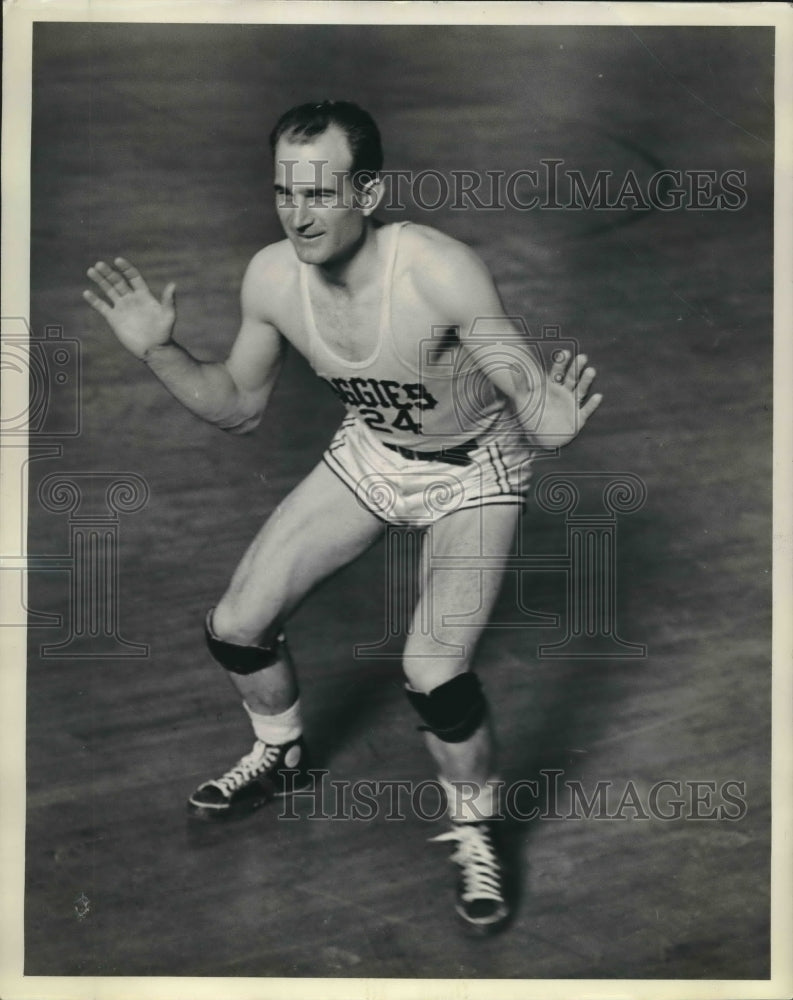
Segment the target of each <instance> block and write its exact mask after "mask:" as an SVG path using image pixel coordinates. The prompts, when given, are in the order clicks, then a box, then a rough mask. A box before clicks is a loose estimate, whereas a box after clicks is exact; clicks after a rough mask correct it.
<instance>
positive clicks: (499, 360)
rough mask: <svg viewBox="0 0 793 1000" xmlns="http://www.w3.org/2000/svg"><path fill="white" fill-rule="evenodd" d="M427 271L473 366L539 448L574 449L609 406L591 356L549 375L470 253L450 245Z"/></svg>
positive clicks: (566, 358) (566, 357)
mask: <svg viewBox="0 0 793 1000" xmlns="http://www.w3.org/2000/svg"><path fill="white" fill-rule="evenodd" d="M433 256H435V260H434V262H433V266H429V265H428V266H425V267H424V268H423V272H422V273H423V274H425V275H428V276H429V277H428V279H427V281H428V283H427V286H426V287H427V293H428V294H431V295H435V296H436V297H437V296H440V300H439V301H440V302H441V304H442V306H443V308H444V311H445V312H446V313H447V314H448V315H449V317H450V324H451V325H454V326H456V327H457V328H458V329H459V336H460V342H461V344H462V346H463V349H464V350H465V351H466V353H467V355H468V360H469V361H470V362H471V363H472V364H474V365H476V366H477V367H478V368H479V369H480V370H481V371H482V372H483V373H484V374H486V375H487V377H488V378H489V379H490V381H491V382H493V384H494V385H495V386H496V387H497V388H498V389H499V390H500V391H501V392H502V393H503V394H504V395H505V396H506V397H507V398H508V399H509V400H510V401H511V402H512V405H513V408H514V410H515V413H516V414H517V416H518V419H519V420H520V421H521V423H522V425H523V428H524V430H525V431H526V434H527V436H528V437H529V439H530V440H531V442H532V443H533V444H535V445H537V446H539V447H541V448H555V447H558V446H561V445H564V444H567V443H569V442H570V441H572V440H573V438H574V437H576V435H577V434H578V433H579V431H580V430H581V429H582V428H583V426H584V425H585V424H586V422H587V420H588V419H589V417H590V416H591V415H592V414H593V413H594V412H595V410H596V409H597V408H598V406H599V405H600V403H601V401H602V398H603V397H602V395H601V394H600V393H594V394H592V395H589V389H590V387H591V385H592V383H593V381H594V378H595V374H596V373H595V369H594V368H591V367H588V366H587V357H586V355H584V354H579V355H577V356H576V357H575V358H572V357H571V354H570V352H568V351H561V352H559V355H558V357H556V358H555V359H554V362H553V364H552V365H551V368H550V371H546V370H545V368H544V365H543V362H542V358H541V357H540V356H539V354H538V352H536V351H534V350H532V347H531V345H530V344H528V343H527V341H526V337H525V333H524V332H523V331H522V330H520V329H519V328H518V327H516V326H515V324H514V323H513V322H512V321H511V320H509V318H508V317H507V316H506V315H505V314H504V307H503V305H502V303H501V299H500V297H499V294H498V291H497V289H496V287H495V284H494V282H493V279H492V278H491V276H490V274H489V272H488V270H487V268H486V267H485V266H484V264H483V263H482V262H481V261H480V260H479V258H478V257H477V256H476V254H474V253H473V251H471V250H470V249H469V248H468V247H466V246H464V245H463V244H461V243H457V242H456V241H448V244H445V245H444V246H443V247H442V254H434V255H433Z"/></svg>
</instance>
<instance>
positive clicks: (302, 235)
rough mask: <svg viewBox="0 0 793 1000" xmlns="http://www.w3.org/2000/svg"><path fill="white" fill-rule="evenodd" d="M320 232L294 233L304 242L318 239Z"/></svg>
mask: <svg viewBox="0 0 793 1000" xmlns="http://www.w3.org/2000/svg"><path fill="white" fill-rule="evenodd" d="M322 235H323V234H322V233H295V237H296V238H297V239H298V240H301V241H302V242H304V243H310V242H311V241H312V240H318V239H319V238H320V236H322Z"/></svg>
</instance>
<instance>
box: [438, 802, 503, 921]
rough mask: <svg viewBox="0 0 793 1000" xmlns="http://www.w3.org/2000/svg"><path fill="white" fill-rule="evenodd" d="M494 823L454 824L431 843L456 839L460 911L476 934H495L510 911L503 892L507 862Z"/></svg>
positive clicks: (455, 856)
mask: <svg viewBox="0 0 793 1000" xmlns="http://www.w3.org/2000/svg"><path fill="white" fill-rule="evenodd" d="M494 827H495V824H494V823H493V822H488V821H487V820H485V821H482V822H478V823H452V828H451V830H449V831H448V832H447V833H442V834H440V835H439V836H437V837H432V838H431V842H432V843H439V842H442V841H447V840H448V841H454V842H455V843H456V844H457V849H456V850H455V852H454V854H452V856H451V860H452V861H454V862H455V864H457V865H459V867H460V871H459V877H458V880H457V906H456V910H457V913H458V914H459V915H460V917H461V918H462V920H463V921H464V922H465V924H466V926H467V927H468V928H469V929H470V930H471V931H473V932H474V933H475V934H492V933H494V932H495V931H497V930H499V929H500V928H502V927H503V926H504V924H505V923H506V922H507V920H508V918H509V915H510V911H509V905H508V903H507V900H506V898H505V892H504V864H503V861H502V859H501V853H500V850H499V845H498V842H497V839H496V836H495V830H494Z"/></svg>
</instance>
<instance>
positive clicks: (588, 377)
mask: <svg viewBox="0 0 793 1000" xmlns="http://www.w3.org/2000/svg"><path fill="white" fill-rule="evenodd" d="M596 375H597V371H596V370H595V369H594V368H585V369H584V370H583V372H582V373H581V378H580V379H579V380H578V385H577V386H576V390H575V394H576V396H577V397H578V399H579V401H580V400H582V399H583V398H584V397H585V396H586V394H587V393H588V392H589V387H590V386H591V385H592V383H593V382H594V381H595V376H596Z"/></svg>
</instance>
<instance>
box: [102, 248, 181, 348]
mask: <svg viewBox="0 0 793 1000" xmlns="http://www.w3.org/2000/svg"><path fill="white" fill-rule="evenodd" d="M113 263H114V264H115V268H113V267H110V265H108V264H106V263H105V262H104V261H99V262H98V263H97V264H96V265H95V266H94V267H89V269H88V277H89V278H90V279H91V280H92V281H93V282H94V284H95V285H96V286H97V287H98V288H99V289H100V290H101V291H102V292H104V294H105V295H106V296H107V299H108V300H109V304H108V301H106V300H105V299H103V298H100V296H98V295H96V294H95V293H94V292H91V291H88V290H86V291H84V292H83V298H84V299H85V301H86V302H87V303H88V304H89V305H90V306H92V307H93V308H94V309H96V311H97V312H98V313H99V314H100V315H101V316H104V318H105V319H106V320H107V322H108V324H109V325H110V328H111V329H112V331H113V333H115V335H116V337H118V339H119V341H120V342H121V343H122V344H123V345H124V347H126V348H127V350H128V351H131V352H132V354H134V355H135V357H137V358H144V357H145V356H146V354H147V353H148V352H149V351H151V350H152V349H153V348H155V347H160V346H161V345H163V344H167V343H168V341H169V340H170V339H171V334H172V333H173V327H174V323H175V322H176V307H175V300H174V294H175V291H176V286H175V285H174V284H173V282H171V283H170V284H168V285H166V287H165V290H164V291H163V293H162V298H161V299H159V300H158V299H156V298H155V297H154V295H152V293H151V292H150V291H149V286H148V285H147V284H146V282H145V281H144V280H143V278H142V277H141V274H140V272H139V271H138V269H137V268H136V267H133V266H132V264H130V263H129V261H128V260H125V259H124V258H123V257H116V259H115V260H114V261H113Z"/></svg>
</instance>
